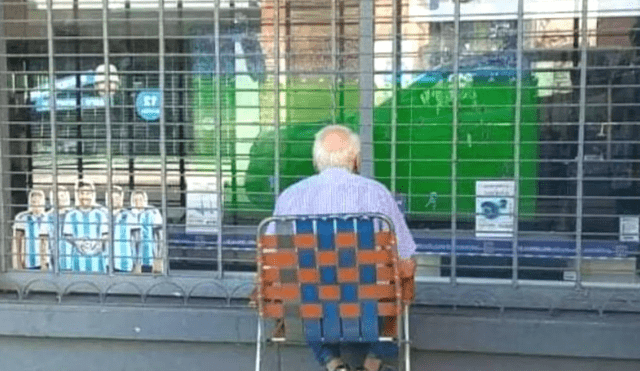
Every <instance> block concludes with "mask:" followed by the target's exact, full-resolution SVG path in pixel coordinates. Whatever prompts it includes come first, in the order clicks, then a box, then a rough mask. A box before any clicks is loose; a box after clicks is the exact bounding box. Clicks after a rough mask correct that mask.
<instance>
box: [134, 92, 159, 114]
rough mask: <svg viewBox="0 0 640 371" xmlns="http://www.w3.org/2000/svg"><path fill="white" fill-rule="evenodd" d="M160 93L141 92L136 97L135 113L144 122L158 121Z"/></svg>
mask: <svg viewBox="0 0 640 371" xmlns="http://www.w3.org/2000/svg"><path fill="white" fill-rule="evenodd" d="M161 107H162V93H161V92H160V90H143V91H141V92H139V93H138V96H137V97H136V112H137V113H138V116H140V118H141V119H143V120H145V121H157V120H158V119H160V108H161Z"/></svg>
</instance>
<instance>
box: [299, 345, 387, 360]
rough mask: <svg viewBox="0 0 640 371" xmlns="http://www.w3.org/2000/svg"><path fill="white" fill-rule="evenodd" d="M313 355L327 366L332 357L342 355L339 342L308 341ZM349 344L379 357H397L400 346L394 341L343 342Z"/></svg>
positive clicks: (359, 350)
mask: <svg viewBox="0 0 640 371" xmlns="http://www.w3.org/2000/svg"><path fill="white" fill-rule="evenodd" d="M307 344H309V347H311V351H312V352H313V355H314V356H315V357H316V360H317V361H318V362H319V363H320V365H322V366H325V365H326V364H327V363H328V362H329V361H331V359H333V358H337V357H340V344H339V343H323V342H319V341H309V342H307ZM343 344H349V345H351V346H352V348H354V349H355V350H356V351H357V352H361V353H362V354H364V355H367V354H373V355H375V356H376V357H378V358H395V357H397V356H398V346H397V344H396V343H394V342H391V341H389V342H376V343H343Z"/></svg>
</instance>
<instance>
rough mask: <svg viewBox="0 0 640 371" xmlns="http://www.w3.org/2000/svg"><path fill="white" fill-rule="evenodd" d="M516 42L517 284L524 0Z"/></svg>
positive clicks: (514, 247) (520, 3)
mask: <svg viewBox="0 0 640 371" xmlns="http://www.w3.org/2000/svg"><path fill="white" fill-rule="evenodd" d="M516 32H517V33H518V34H517V37H518V44H517V50H516V107H515V122H514V124H513V125H514V130H513V179H514V187H515V190H514V198H513V214H514V215H513V218H514V220H513V240H512V246H511V251H512V253H513V258H512V262H511V263H512V274H511V279H512V284H513V285H514V286H517V285H518V233H519V229H518V221H519V220H520V211H519V205H520V198H519V196H520V194H519V192H520V126H521V125H522V49H523V47H524V45H523V44H524V0H518V28H517V31H516Z"/></svg>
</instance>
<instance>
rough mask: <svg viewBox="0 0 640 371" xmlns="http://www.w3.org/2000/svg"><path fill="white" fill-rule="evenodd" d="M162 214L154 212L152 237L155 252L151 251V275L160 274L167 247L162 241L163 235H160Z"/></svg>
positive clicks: (157, 211)
mask: <svg viewBox="0 0 640 371" xmlns="http://www.w3.org/2000/svg"><path fill="white" fill-rule="evenodd" d="M162 223H163V220H162V214H160V211H159V210H155V212H154V221H153V224H154V227H153V235H154V236H153V237H154V238H155V240H156V246H155V250H154V251H153V267H152V272H153V273H162V262H163V259H164V256H165V254H164V249H165V246H166V245H167V244H166V243H165V241H164V234H163V233H162Z"/></svg>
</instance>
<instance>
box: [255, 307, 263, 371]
mask: <svg viewBox="0 0 640 371" xmlns="http://www.w3.org/2000/svg"><path fill="white" fill-rule="evenodd" d="M256 332H257V335H256V369H255V371H260V365H261V363H262V358H261V355H262V354H261V353H262V315H259V316H258V329H257V331H256Z"/></svg>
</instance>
